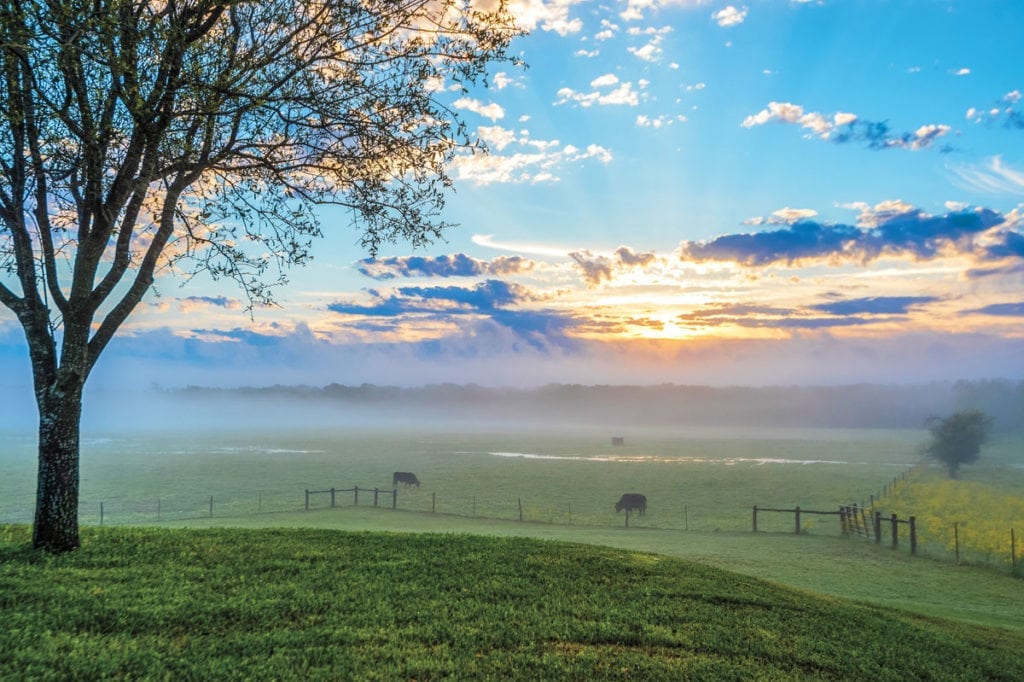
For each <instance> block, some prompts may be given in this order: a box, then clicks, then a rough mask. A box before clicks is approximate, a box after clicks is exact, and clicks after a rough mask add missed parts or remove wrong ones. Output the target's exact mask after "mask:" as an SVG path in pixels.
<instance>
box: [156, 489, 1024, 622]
mask: <svg viewBox="0 0 1024 682" xmlns="http://www.w3.org/2000/svg"><path fill="white" fill-rule="evenodd" d="M168 525H171V526H174V527H185V528H218V527H228V526H230V527H236V528H284V527H290V528H321V529H334V530H345V531H371V532H391V533H407V532H416V533H469V534H474V535H489V536H500V537H532V538H537V539H542V540H557V541H564V542H574V543H586V544H592V545H603V546H609V547H617V548H619V549H625V550H628V551H634V552H637V551H639V552H652V553H655V554H664V555H667V556H671V557H675V558H679V559H684V560H687V561H696V562H698V563H701V564H705V565H708V566H713V567H717V568H722V569H725V570H728V571H732V572H735V573H742V574H745V575H749V576H752V577H755V578H760V579H763V580H769V581H771V582H776V583H781V584H784V585H788V586H790V587H796V588H799V589H802V590H808V591H811V592H816V593H818V594H822V595H829V596H833V597H839V598H842V599H851V600H854V601H861V602H865V603H869V604H874V605H879V606H884V607H891V608H896V609H900V610H905V611H911V612H913V613H916V614H919V615H923V616H928V617H937V618H944V619H948V620H957V621H963V622H965V623H970V624H974V625H982V626H994V627H999V628H1006V629H1011V630H1016V631H1017V632H1018V633H1020V634H1021V635H1022V636H1024V590H1022V589H1021V587H1022V585H1021V581H1020V580H1019V579H1018V578H1015V577H1013V576H1011V575H1010V574H1009V573H1008V572H1007V571H1004V570H1002V569H998V568H995V567H992V566H987V565H976V564H963V565H956V564H954V563H953V562H952V561H951V560H945V559H942V558H939V559H936V558H930V557H913V556H911V555H910V552H909V551H908V548H907V546H906V543H904V544H903V545H902V546H901V547H900V549H898V550H892V549H890V547H889V545H888V544H886V543H883V544H878V545H876V544H874V543H871V542H866V541H865V540H864V539H863V538H857V537H847V538H842V537H833V536H828V535H815V534H813V533H810V534H803V535H799V536H798V535H794V534H793V533H792V532H786V533H762V532H758V533H751V532H749V531H746V532H732V533H729V532H706V531H688V532H682V531H673V530H655V529H650V528H629V529H626V528H623V527H622V526H614V527H612V526H603V527H600V526H567V525H561V524H547V523H518V522H515V521H503V520H499V519H480V518H467V517H461V516H451V515H446V514H429V513H426V514H421V513H415V512H404V511H398V512H394V511H392V510H390V509H374V508H372V507H351V506H348V507H341V508H338V509H326V510H320V511H310V512H294V513H271V514H261V515H253V516H239V517H234V518H212V519H203V518H196V519H190V520H185V521H175V522H171V523H170V524H168Z"/></svg>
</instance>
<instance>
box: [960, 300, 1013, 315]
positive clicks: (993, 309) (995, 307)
mask: <svg viewBox="0 0 1024 682" xmlns="http://www.w3.org/2000/svg"><path fill="white" fill-rule="evenodd" d="M964 312H965V313H981V314H982V315H997V316H999V317H1024V301H1022V302H1020V303H993V304H992V305H987V306H985V307H984V308H977V309H975V310H967V311H964Z"/></svg>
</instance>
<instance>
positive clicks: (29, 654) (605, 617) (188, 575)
mask: <svg viewBox="0 0 1024 682" xmlns="http://www.w3.org/2000/svg"><path fill="white" fill-rule="evenodd" d="M27 533H28V530H27V528H25V527H23V526H7V527H0V650H2V651H4V652H5V655H4V656H3V657H0V678H4V679H8V678H11V679H19V678H27V679H96V678H101V677H108V678H130V679H139V678H160V679H317V678H320V679H324V678H329V679H436V678H441V677H446V676H455V677H460V678H467V677H468V678H494V679H509V678H515V679H558V678H572V679H583V678H596V679H611V678H631V679H633V678H636V679H652V678H653V679H657V678H661V679H664V678H674V679H680V678H693V679H743V680H748V679H806V678H814V679H821V678H824V679H873V680H905V679H1022V678H1024V661H1022V660H1021V659H1020V657H1019V656H1018V652H1019V651H1020V649H1021V647H1022V646H1024V637H1022V636H1020V635H1018V634H1016V633H1011V632H1008V631H1004V630H998V629H987V628H979V627H973V626H968V625H964V624H953V623H950V622H948V621H942V620H933V619H924V618H919V617H914V616H911V615H909V614H906V613H903V612H899V611H891V610H886V609H881V608H875V607H869V606H863V605H857V604H853V603H850V602H846V601H843V600H836V599H826V598H819V597H814V596H811V595H808V594H806V593H802V592H797V591H793V590H790V589H786V588H782V587H779V586H776V585H772V584H769V583H765V582H762V581H759V580H756V579H753V578H749V577H743V576H740V575H737V574H732V573H726V572H723V571H720V570H718V569H714V568H709V567H705V566H700V565H697V564H692V563H688V562H684V561H680V560H677V559H673V558H669V557H664V556H657V555H652V554H646V553H638V552H628V551H622V550H616V549H611V548H602V547H594V546H587V545H579V544H567V543H556V542H547V541H540V540H535V539H526V538H498V537H474V536H467V535H441V534H390V533H347V532H340V531H329V530H308V529H307V530H301V529H289V530H241V529H210V530H189V531H184V530H153V529H123V528H122V529H87V530H85V532H84V535H83V539H84V544H83V547H82V549H81V550H80V551H78V552H75V553H72V554H70V555H66V556H60V557H50V556H46V555H42V554H39V553H36V552H34V551H32V550H30V549H28V548H27V544H26V543H27V541H28V536H27Z"/></svg>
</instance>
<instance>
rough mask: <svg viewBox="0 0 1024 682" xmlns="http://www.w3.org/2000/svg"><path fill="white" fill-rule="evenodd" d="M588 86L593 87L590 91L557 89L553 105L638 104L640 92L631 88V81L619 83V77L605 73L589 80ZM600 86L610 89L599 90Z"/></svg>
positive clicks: (633, 105) (632, 105) (631, 105)
mask: <svg viewBox="0 0 1024 682" xmlns="http://www.w3.org/2000/svg"><path fill="white" fill-rule="evenodd" d="M590 87H592V88H594V90H592V91H591V92H579V91H576V90H573V89H572V88H561V89H559V91H558V92H557V93H556V94H557V95H558V99H557V100H556V101H555V105H556V106H557V105H560V104H567V103H569V102H575V103H576V104H578V105H579V106H581V107H584V108H587V107H591V106H593V105H595V104H597V105H600V106H617V105H623V106H630V107H635V106H637V105H638V104H640V98H641V93H639V92H638V91H637V90H634V89H633V83H632V82H631V81H626V82H624V83H620V82H619V79H618V78H617V77H616V76H614V75H613V74H606V75H605V76H602V77H600V78H596V79H594V80H593V81H591V82H590ZM601 88H611V89H610V90H606V91H605V92H601Z"/></svg>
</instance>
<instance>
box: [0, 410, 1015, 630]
mask: <svg viewBox="0 0 1024 682" xmlns="http://www.w3.org/2000/svg"><path fill="white" fill-rule="evenodd" d="M616 434H617V435H620V434H622V435H624V437H625V444H624V445H623V446H618V447H616V446H613V445H612V444H611V438H610V435H609V434H604V433H597V432H594V431H593V430H590V431H554V430H549V431H536V430H530V431H523V432H520V433H510V432H504V433H490V432H483V431H464V432H457V433H453V432H447V431H442V430H434V431H431V430H420V431H417V432H398V431H391V432H385V431H382V430H380V429H377V430H373V431H369V430H367V431H357V430H346V431H340V430H338V431H333V430H318V431H306V432H301V433H300V432H295V431H293V432H284V431H280V430H276V431H264V432H260V431H246V432H233V433H210V432H206V433H199V434H181V433H173V434H172V433H138V434H109V435H106V436H101V437H94V438H92V439H90V440H89V441H87V442H86V443H85V444H84V447H83V462H82V464H83V467H82V476H83V486H82V505H81V512H82V521H83V523H84V524H86V525H97V524H98V523H99V504H100V502H103V504H104V511H105V519H104V523H105V525H119V526H130V525H146V526H154V525H156V526H189V527H202V526H233V527H295V528H298V527H318V528H341V529H350V530H373V531H381V530H383V531H388V532H405V531H415V532H443V533H448V532H466V533H474V534H485V535H499V536H508V535H516V536H534V537H541V538H549V539H558V540H567V541H576V542H585V543H590V544H596V545H608V546H615V547H621V548H624V549H629V550H634V551H649V552H657V553H659V554H663V555H671V556H676V557H681V558H685V559H690V560H694V561H698V562H701V563H705V564H708V565H712V566H717V567H721V568H726V569H729V570H733V571H738V572H741V573H745V574H748V575H752V576H756V577H760V578H765V579H768V580H772V581H775V582H778V583H784V584H788V585H793V586H796V587H800V588H802V589H807V590H812V591H815V592H818V593H822V594H830V595H835V596H840V597H849V598H853V599H857V600H860V601H865V602H871V603H876V604H883V605H886V606H892V607H898V608H904V609H909V610H912V611H915V612H917V613H921V614H924V615H929V616H941V617H946V618H955V619H958V620H962V621H967V622H972V623H979V624H985V625H994V626H998V627H1003V628H1009V629H1013V630H1024V599H1022V597H1021V591H1020V589H1019V587H1020V585H1019V582H1018V581H1017V580H1014V579H1013V578H1011V577H1009V576H1008V575H1007V574H1006V573H1005V571H1003V572H1000V571H996V570H993V569H989V568H984V567H977V566H955V565H953V564H952V561H950V560H938V561H937V560H933V559H928V558H917V559H912V558H911V557H909V556H907V552H906V549H905V546H904V547H901V550H900V551H897V552H893V551H891V550H890V549H888V547H886V546H884V545H882V546H876V545H873V544H870V543H866V542H864V541H862V540H859V539H856V538H846V539H844V538H840V537H839V536H838V525H839V524H838V520H837V519H836V517H817V518H815V517H806V518H805V519H804V523H803V529H804V532H805V534H804V535H802V536H801V537H795V536H793V535H792V529H793V519H792V515H784V514H763V515H761V516H759V519H758V526H759V531H763V532H759V533H757V534H756V535H754V534H751V533H750V532H749V531H750V523H751V518H750V516H751V513H750V512H751V506H752V505H753V504H758V505H759V506H762V507H770V506H778V507H792V506H794V505H800V506H801V507H802V508H804V509H818V508H821V509H833V508H835V505H837V504H838V503H841V502H859V501H867V500H868V499H869V497H870V495H872V494H875V493H877V492H878V491H879V490H880V488H881V486H882V485H883V484H884V483H885V482H887V481H890V480H891V479H892V478H893V476H895V475H897V474H899V473H900V472H902V471H905V470H906V469H907V467H908V466H910V465H912V464H914V463H915V462H917V461H918V460H919V457H918V454H917V452H918V447H919V445H920V444H921V443H922V442H923V440H924V438H925V435H924V433H923V432H920V431H892V430H834V429H819V430H807V429H800V430H796V429H776V430H763V429H762V430H757V431H749V432H742V431H737V430H735V429H729V430H715V429H704V430H693V429H688V430H678V431H667V430H666V431H635V432H633V431H625V432H624V433H623V432H621V430H617V431H616ZM3 443H4V444H5V445H4V446H3V449H2V450H0V466H2V468H3V470H4V472H5V476H3V477H0V523H26V522H29V521H30V520H31V512H32V503H33V493H34V485H33V476H34V467H35V462H34V452H33V444H32V439H31V438H30V437H27V436H16V437H10V436H9V437H7V438H5V439H4V440H3ZM1020 453H1021V449H1020V441H1019V440H1015V439H1010V438H1000V439H997V440H996V441H995V442H994V443H993V444H992V445H991V447H989V448H987V449H986V451H985V454H984V455H983V460H982V462H981V463H980V464H979V465H977V466H973V467H967V468H965V469H964V471H963V477H964V480H965V481H967V482H971V483H977V484H983V483H986V482H990V483H991V482H995V481H998V482H1000V485H1002V486H1003V487H1004V488H1007V489H1012V487H1013V486H1014V485H1016V486H1017V490H1020V489H1021V488H1020V486H1021V485H1022V484H1024V469H1022V468H1021V464H1022V461H1021V455H1020ZM395 471H410V472H414V473H415V474H416V475H417V477H418V478H419V480H420V481H421V483H422V485H421V486H420V487H419V488H416V487H405V486H400V488H399V493H398V510H399V511H398V512H392V511H391V510H390V509H389V508H387V507H389V506H390V490H391V484H392V474H393V473H394V472H395ZM353 485H359V486H360V487H363V488H373V487H379V488H380V489H381V490H386V491H387V492H388V494H387V495H386V496H384V495H382V496H381V506H382V508H380V509H374V508H372V506H369V505H371V504H372V497H373V496H372V491H371V492H369V493H362V494H361V496H360V505H359V506H358V507H353V506H352V498H351V493H347V494H342V493H339V494H338V496H337V505H338V506H337V508H335V509H331V508H329V496H328V495H318V496H314V497H313V498H312V500H311V507H312V509H311V511H309V512H306V511H303V505H304V491H305V490H306V489H313V490H323V489H326V488H330V487H337V488H339V489H340V488H349V487H351V486H353ZM624 492H641V493H643V494H645V495H646V496H647V498H648V501H649V507H648V510H647V513H646V515H645V516H643V517H639V516H635V515H634V516H633V517H632V518H631V520H630V526H631V527H630V529H629V530H628V531H627V530H626V529H624V528H623V521H624V518H623V515H622V514H616V513H615V510H614V505H615V502H616V501H617V500H618V499H619V497H620V495H621V494H622V493H624ZM211 496H212V497H213V500H214V509H213V511H214V513H213V516H212V517H211V516H210V514H209V498H210V497H211ZM520 500H521V501H522V505H523V513H524V520H525V521H527V523H518V522H517V521H516V519H517V518H518V502H519V501H520ZM432 504H436V511H437V513H436V514H431V513H430V510H431V507H432ZM910 511H911V512H912V511H913V510H910ZM570 513H571V517H570ZM902 513H903V510H901V514H902ZM158 514H159V516H158ZM570 520H571V525H570Z"/></svg>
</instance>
